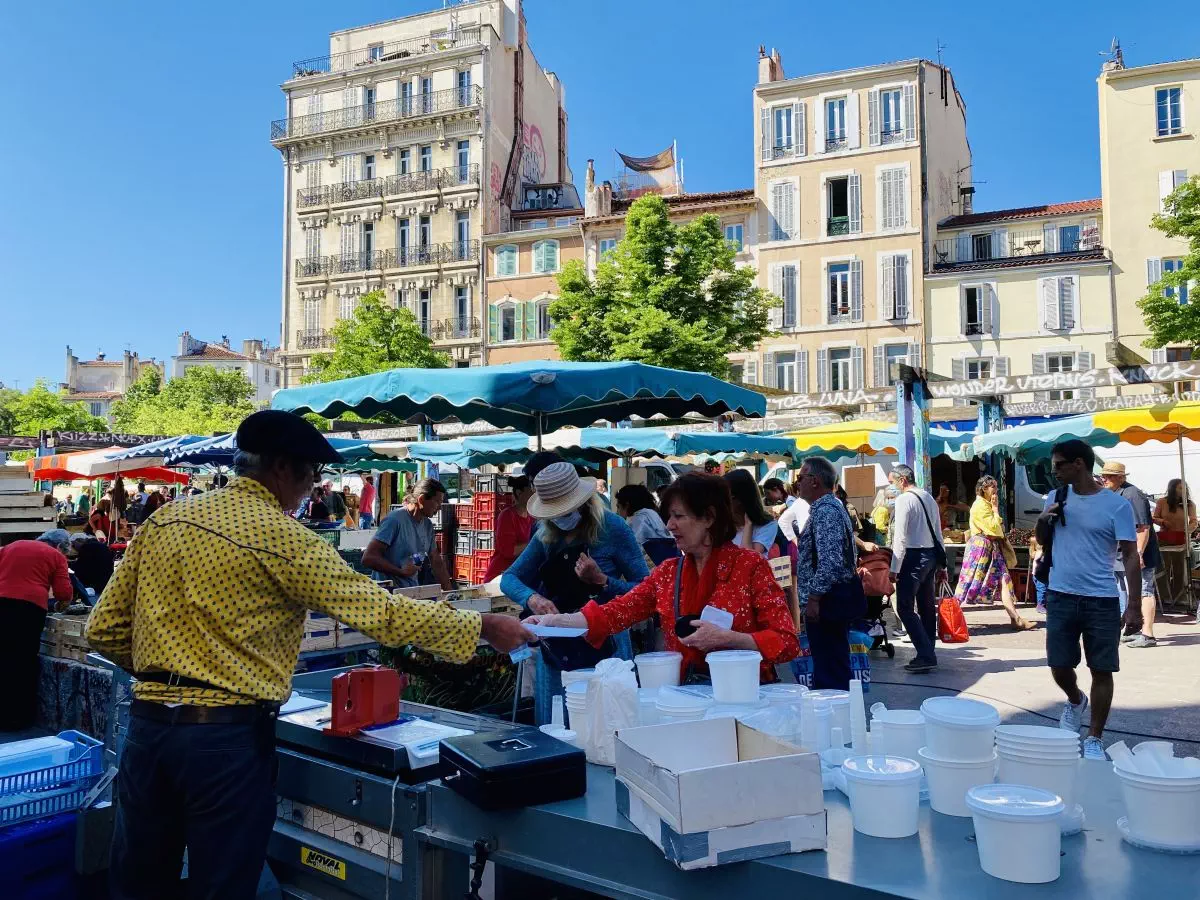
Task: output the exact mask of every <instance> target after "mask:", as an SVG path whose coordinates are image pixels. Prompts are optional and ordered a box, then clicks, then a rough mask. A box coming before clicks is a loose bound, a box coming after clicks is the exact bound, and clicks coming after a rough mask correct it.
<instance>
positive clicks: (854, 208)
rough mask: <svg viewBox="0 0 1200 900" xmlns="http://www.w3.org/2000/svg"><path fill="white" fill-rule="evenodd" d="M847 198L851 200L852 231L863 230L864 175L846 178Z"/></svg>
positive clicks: (852, 232)
mask: <svg viewBox="0 0 1200 900" xmlns="http://www.w3.org/2000/svg"><path fill="white" fill-rule="evenodd" d="M846 199H847V200H848V201H849V204H848V205H849V212H850V233H851V234H858V233H859V232H860V231H862V176H860V175H857V174H855V175H851V176H850V177H849V178H847V179H846Z"/></svg>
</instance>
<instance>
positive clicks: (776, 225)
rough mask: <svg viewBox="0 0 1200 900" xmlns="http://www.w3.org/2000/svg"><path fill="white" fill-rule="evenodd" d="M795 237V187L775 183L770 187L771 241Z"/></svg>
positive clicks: (786, 183)
mask: <svg viewBox="0 0 1200 900" xmlns="http://www.w3.org/2000/svg"><path fill="white" fill-rule="evenodd" d="M795 236H796V185H795V183H794V182H791V181H777V182H775V183H774V184H772V185H771V240H773V241H787V240H791V239H792V238H793V237H795Z"/></svg>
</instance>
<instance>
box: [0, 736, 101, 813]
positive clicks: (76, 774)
mask: <svg viewBox="0 0 1200 900" xmlns="http://www.w3.org/2000/svg"><path fill="white" fill-rule="evenodd" d="M58 736H59V737H60V738H62V739H63V740H64V741H71V742H72V743H73V744H75V746H74V747H73V748H72V750H71V757H72V758H71V760H70V761H69V762H66V763H63V764H62V765H58V766H47V767H45V768H42V769H31V770H30V771H28V772H18V773H16V774H13V775H5V776H3V777H0V827H7V826H9V825H15V824H17V823H18V822H27V821H30V820H32V819H42V818H45V817H47V816H53V815H56V814H58V813H64V812H72V811H74V810H76V809H78V808H79V804H80V803H82V802H83V798H84V797H85V796H87V792H88V791H89V790H91V788H92V786H93V785H94V784H95V783H96V780H97V779H98V778H99V777H100V775H101V773H103V771H104V745H103V744H102V743H101V742H100V741H98V740H96V739H95V738H93V737H89V736H88V735H86V734H82V733H81V732H78V731H62V732H59V734H58Z"/></svg>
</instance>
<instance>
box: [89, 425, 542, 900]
mask: <svg viewBox="0 0 1200 900" xmlns="http://www.w3.org/2000/svg"><path fill="white" fill-rule="evenodd" d="M237 444H238V448H239V451H238V454H237V456H236V457H235V459H234V467H235V469H236V470H237V472H238V477H237V478H235V479H233V480H232V481H230V482H229V485H228V487H226V488H224V489H222V490H219V491H212V492H209V493H207V494H203V495H200V496H197V497H190V498H186V499H180V500H177V501H176V502H174V503H170V504H168V505H166V506H164V507H162V508H161V509H159V510H158V511H157V512H155V513H154V515H152V516H151V517H150V518H149V519H148V520H147V521H146V523H145V524H144V525H143V526H142V527H141V529H140V530H139V531H138V534H137V536H136V537H135V538H134V540H133V541H132V543H131V544H130V546H129V550H128V552H127V553H126V555H125V559H124V561H123V562H122V563H121V565H120V566H119V567H118V568H117V570H116V573H115V574H114V575H113V577H112V580H111V581H109V583H108V586H107V587H106V588H105V590H104V593H103V595H102V596H101V597H100V601H99V602H98V603H97V605H96V608H95V609H94V610H93V612H92V614H91V617H90V618H89V619H88V624H87V637H88V640H89V642H90V643H91V645H92V646H93V647H94V648H95V649H96V650H98V651H99V652H101V653H104V654H105V655H106V656H108V657H109V658H111V659H113V660H114V661H116V662H117V663H119V664H120V665H121V666H122V667H124V668H125V669H127V670H128V671H130V672H131V673H133V674H134V675H135V676H136V678H137V684H136V685H135V686H134V691H133V693H134V699H133V702H132V704H131V710H130V712H131V718H130V725H129V731H128V734H127V735H126V739H125V749H124V752H123V756H122V759H121V772H120V776H119V779H118V796H119V806H118V808H117V819H116V828H115V833H114V836H113V849H112V864H111V871H110V880H111V885H110V887H111V894H112V897H113V898H114V900H127V898H129V900H132V898H136V900H162V898H167V897H178V896H182V894H181V891H180V883H179V875H180V870H181V867H182V860H183V852H184V849H185V847H186V849H187V852H188V889H187V894H188V896H189V897H192V898H200V897H204V898H221V900H237V898H243V897H245V898H251V897H253V896H254V895H255V890H256V887H257V884H258V879H259V874H260V872H261V870H262V865H263V860H264V859H265V857H266V850H267V841H268V839H269V838H270V834H271V827H272V823H273V822H274V819H275V790H274V778H273V774H272V772H273V766H274V734H275V713H276V711H277V710H278V707H279V705H280V704H281V703H282V702H283V701H284V700H286V699H287V697H288V695H289V693H290V691H291V676H292V671H293V669H295V666H296V661H297V659H298V657H299V653H300V640H301V637H302V634H303V630H304V617H305V616H306V615H307V614H308V610H310V609H311V610H317V611H319V612H322V613H325V614H327V615H329V616H332V617H333V618H335V619H338V620H339V621H341V622H344V623H346V624H347V625H349V626H351V627H352V628H355V629H357V630H359V631H362V632H364V633H366V634H368V635H370V636H371V637H373V638H375V639H376V640H378V641H379V642H380V643H384V644H389V645H392V646H400V645H404V644H416V645H417V646H419V647H422V648H424V649H425V650H428V651H431V652H433V653H436V654H439V655H440V656H443V657H445V658H447V659H450V660H454V661H457V662H465V661H466V660H468V659H470V657H471V656H472V655H473V653H474V652H475V647H476V643H477V641H478V639H479V638H480V637H482V638H483V639H484V640H486V641H488V642H489V643H491V644H492V645H494V646H495V647H496V648H497V649H500V650H502V651H508V650H512V649H514V648H516V647H518V646H520V645H521V644H523V643H526V642H527V641H532V640H534V638H533V636H532V635H530V634H529V633H528V632H527V631H526V630H525V629H524V628H523V627H522V626H521V625H520V623H519V622H518V621H517V620H515V619H513V618H509V617H505V616H495V615H482V616H481V615H480V614H478V613H474V612H459V611H456V610H452V609H450V608H449V607H447V606H445V605H443V604H440V603H436V602H431V601H423V600H412V599H408V598H405V597H401V596H393V595H392V594H389V593H388V592H387V591H385V590H383V589H382V588H380V587H379V586H377V585H376V584H375V583H374V582H372V581H371V579H370V578H367V577H366V576H364V575H359V574H357V573H355V572H354V571H352V570H351V569H350V568H349V567H348V566H347V565H346V564H345V563H344V562H343V561H342V560H341V558H340V557H339V556H338V554H337V551H335V550H334V549H333V547H332V546H330V545H329V544H327V543H326V542H325V541H323V540H321V539H320V538H319V537H317V536H316V535H315V534H314V533H313V532H311V531H309V530H308V529H307V528H305V527H304V526H303V525H301V524H300V523H299V522H297V521H296V520H295V519H293V518H291V517H290V516H288V515H286V514H285V513H284V510H288V509H294V508H295V507H296V506H297V505H299V503H300V501H301V499H302V498H303V497H304V496H305V495H306V494H307V493H308V492H309V491H311V490H312V486H313V484H314V483H316V482H318V481H319V480H320V475H321V468H322V465H323V464H325V463H333V462H340V457H339V456H338V455H337V452H336V451H335V450H334V449H333V448H332V447H331V446H330V445H329V442H328V441H326V440H325V439H324V438H323V437H322V436H321V435H320V433H319V432H318V431H317V430H316V429H315V428H313V427H312V425H310V424H309V423H308V422H306V421H305V420H304V419H302V418H300V417H299V416H295V415H292V414H291V413H285V412H280V411H275V410H265V411H262V412H257V413H254V414H253V415H251V416H249V417H248V418H247V419H246V420H245V421H244V422H243V423H242V425H241V427H240V428H238V432H237Z"/></svg>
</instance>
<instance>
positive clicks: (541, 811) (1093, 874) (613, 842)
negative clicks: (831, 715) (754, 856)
mask: <svg viewBox="0 0 1200 900" xmlns="http://www.w3.org/2000/svg"><path fill="white" fill-rule="evenodd" d="M1079 787H1080V796H1081V798H1082V803H1083V806H1084V811H1085V814H1086V816H1087V824H1086V827H1085V831H1084V832H1083V833H1082V834H1079V835H1075V836H1073V837H1069V838H1064V839H1063V861H1062V876H1061V877H1060V878H1059V879H1058V881H1056V882H1053V883H1052V884H1046V885H1016V884H1012V883H1009V882H1005V881H1000V880H998V879H995V878H992V877H991V876H989V875H987V874H985V873H984V872H983V870H982V869H980V867H979V857H978V853H977V851H976V847H975V844H974V841H973V837H972V835H973V828H972V825H971V820H970V819H959V818H954V817H950V816H943V815H940V814H938V813H934V812H932V811H931V810H930V809H929V807H928V805H927V804H923V805H922V807H921V824H920V831H919V833H918V834H917V835H916V836H914V837H911V838H905V839H902V840H884V839H880V838H871V837H866V836H865V835H861V834H858V833H857V832H855V831H854V830H853V828H852V826H851V821H850V809H849V806H848V804H847V802H846V800H845V798H843V797H842V795H841V794H840V793H838V792H836V791H833V792H828V793H826V795H825V801H826V808H827V809H828V812H829V849H828V850H827V851H826V852H824V853H822V852H820V851H814V852H809V853H798V854H791V855H787V856H777V857H772V858H770V859H765V860H756V861H753V862H746V863H737V864H734V865H728V866H719V867H716V868H711V869H702V870H699V871H694V872H680V871H678V870H677V869H675V868H674V866H672V865H670V864H669V863H668V862H667V861H666V860H665V859H664V858H663V856H662V854H661V853H660V851H659V850H658V849H657V848H656V847H654V845H653V844H651V843H650V841H649V840H647V839H646V838H645V837H643V836H642V834H641V833H640V832H638V831H637V830H636V829H634V827H633V826H632V825H630V824H629V822H627V821H626V820H625V819H623V818H622V817H621V816H620V815H618V813H617V810H616V802H615V798H614V794H613V773H612V770H611V769H605V768H599V767H596V766H589V771H588V793H587V795H586V796H585V797H582V798H580V799H578V800H571V801H567V802H563V803H555V804H549V805H546V806H541V807H531V808H528V809H523V810H515V811H511V812H503V813H487V812H484V811H482V810H480V809H478V808H476V807H475V806H473V805H472V804H470V803H469V802H467V801H466V800H464V799H462V798H461V797H459V796H458V795H457V794H455V793H454V792H453V791H451V790H449V789H448V788H446V787H444V786H442V784H441V783H440V782H432V783H430V784H429V785H427V788H426V790H427V797H426V799H427V802H428V810H427V816H428V820H427V824H426V825H424V826H423V827H419V828H417V829H416V830H415V838H416V840H417V842H418V843H419V844H421V845H422V848H423V850H422V853H421V860H422V871H421V873H420V881H421V887H422V890H423V893H422V895H421V896H425V897H451V896H462V892H463V891H464V890H465V888H466V879H467V865H468V860H469V856H470V854H471V853H472V847H473V844H474V842H475V841H476V840H477V839H481V838H483V839H486V840H489V841H491V842H492V845H493V846H494V848H495V849H494V850H493V851H492V853H491V855H490V859H492V860H493V861H494V863H495V865H496V866H497V867H498V868H497V874H496V884H497V894H496V896H497V898H500V897H502V896H504V894H503V893H502V891H501V888H502V885H503V884H505V879H506V876H507V875H509V874H510V873H518V877H519V875H520V874H524V875H525V876H529V875H532V876H537V877H538V878H540V879H544V880H545V881H548V882H552V883H554V884H556V885H565V886H568V887H572V888H577V889H584V890H588V891H592V892H594V893H596V894H599V895H601V896H605V897H616V898H639V900H646V898H676V897H678V898H685V897H686V898H688V900H703V898H710V897H711V898H719V900H730V898H736V897H759V898H766V897H789V896H792V897H794V896H804V895H805V894H807V895H809V896H816V897H820V898H822V900H825V898H829V900H839V898H851V897H852V898H884V897H911V898H959V897H970V898H971V900H1012V898H1014V897H1017V896H1026V897H1028V896H1036V897H1045V898H1063V900H1067V898H1070V900H1075V898H1079V897H1087V898H1088V900H1108V898H1112V900H1117V898H1121V900H1126V898H1130V897H1135V896H1139V897H1154V896H1176V895H1178V892H1179V890H1180V886H1181V885H1187V884H1193V885H1194V884H1195V880H1196V877H1197V872H1200V859H1198V858H1197V857H1195V856H1172V855H1167V854H1161V853H1153V852H1150V851H1145V850H1139V849H1137V848H1134V847H1131V846H1129V845H1128V844H1126V843H1124V842H1123V841H1122V840H1121V838H1120V835H1119V834H1118V833H1117V830H1116V821H1117V819H1118V818H1119V817H1120V816H1122V815H1124V805H1123V803H1122V801H1121V797H1120V788H1119V786H1118V784H1117V780H1116V777H1115V776H1114V775H1113V773H1112V769H1111V767H1110V766H1109V765H1108V764H1104V763H1090V762H1089V763H1084V764H1083V769H1082V771H1081V773H1080V784H1079ZM406 875H407V873H406ZM414 886H415V885H410V887H414ZM434 890H436V892H431V891H434ZM1185 892H1186V890H1185ZM516 895H517V894H513V896H516ZM519 895H520V896H521V897H522V898H523V900H537V897H539V896H540V894H539V893H538V892H537V889H536V888H532V889H531V888H530V887H529V886H528V885H527V884H523V885H522V888H521V890H520V893H519ZM546 896H552V894H550V893H547V894H546Z"/></svg>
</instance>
